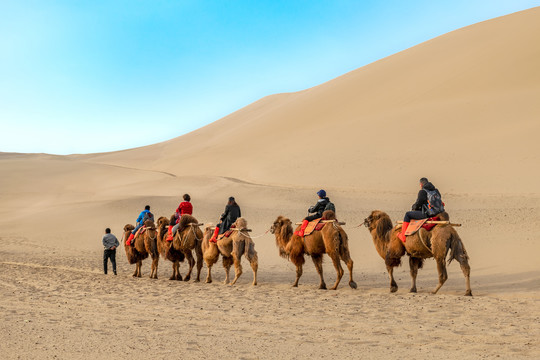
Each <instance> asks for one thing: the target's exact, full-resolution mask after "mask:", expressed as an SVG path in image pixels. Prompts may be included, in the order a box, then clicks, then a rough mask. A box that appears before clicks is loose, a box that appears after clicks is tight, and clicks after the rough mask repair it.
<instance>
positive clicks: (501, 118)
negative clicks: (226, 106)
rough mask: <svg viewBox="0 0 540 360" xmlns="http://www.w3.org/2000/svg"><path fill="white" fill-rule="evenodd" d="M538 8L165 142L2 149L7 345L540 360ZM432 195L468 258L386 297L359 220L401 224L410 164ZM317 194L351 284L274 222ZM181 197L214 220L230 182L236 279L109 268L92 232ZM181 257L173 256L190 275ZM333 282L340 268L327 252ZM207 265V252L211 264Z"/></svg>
mask: <svg viewBox="0 0 540 360" xmlns="http://www.w3.org/2000/svg"><path fill="white" fill-rule="evenodd" d="M539 62H540V8H534V9H530V10H527V11H523V12H519V13H516V14H511V15H508V16H504V17H501V18H496V19H493V20H490V21H486V22H483V23H479V24H475V25H472V26H469V27H466V28H462V29H459V30H457V31H454V32H451V33H448V34H446V35H443V36H441V37H438V38H435V39H433V40H430V41H428V42H425V43H423V44H420V45H418V46H415V47H413V48H410V49H408V50H406V51H403V52H400V53H398V54H395V55H393V56H390V57H388V58H385V59H382V60H380V61H377V62H375V63H373V64H370V65H368V66H365V67H362V68H360V69H357V70H355V71H353V72H350V73H348V74H345V75H343V76H341V77H339V78H337V79H334V80H331V81H329V82H327V83H324V84H322V85H320V86H317V87H314V88H311V89H307V90H304V91H301V92H298V93H290V94H279V95H272V96H269V97H266V98H263V99H261V100H259V101H258V102H255V103H253V104H251V105H249V106H247V107H245V108H243V109H241V110H239V111H237V112H235V113H233V114H231V115H229V116H227V117H225V118H223V119H221V120H218V121H216V122H215V123H212V124H210V125H208V126H206V127H204V128H202V129H199V130H197V131H194V132H192V133H190V134H187V135H184V136H181V137H179V138H175V139H172V140H170V141H167V142H164V143H160V144H155V145H151V146H147V147H142V148H137V149H129V150H125V151H119V152H113V153H104V154H86V155H70V156H54V155H47V154H10V153H0V255H1V259H0V294H1V297H0V309H1V311H0V314H2V322H1V323H0V352H1V354H2V355H1V358H5V359H29V358H35V359H41V358H47V359H48V358H62V359H68V358H69V359H87V358H95V359H110V358H131V359H147V358H165V357H167V358H186V359H194V358H215V359H270V358H329V359H334V358H335V359H342V358H363V359H394V358H400V359H403V358H413V357H414V358H417V359H435V358H437V359H440V358H450V359H453V358H460V359H479V358H502V359H538V358H540V342H539V340H538V339H539V337H540V325H539V323H540V262H539V261H538V253H539V252H540V239H539V236H538V234H539V233H540V191H539V190H538V187H537V185H538V181H537V179H538V177H539V176H540V168H539V166H538V164H540V144H539V143H538V141H537V137H538V135H539V134H540V121H538V119H539V118H540V107H539V106H538V99H540V67H539V66H538V63H539ZM421 176H426V177H428V178H429V179H430V180H432V181H433V182H434V184H435V185H436V186H437V187H438V188H439V189H440V190H441V192H442V193H443V199H444V201H445V203H446V208H447V211H448V212H449V213H450V216H451V219H452V220H454V221H456V222H459V223H462V224H463V226H462V227H460V228H459V229H458V231H459V233H460V235H461V238H462V239H463V241H464V243H465V246H466V248H467V251H468V253H469V256H470V264H471V268H472V273H471V281H472V283H471V284H472V291H473V295H474V296H473V297H465V296H462V295H463V294H464V291H465V284H464V279H463V276H462V274H461V270H460V269H459V266H458V264H455V263H452V264H451V265H450V266H449V280H448V281H447V282H446V284H445V285H444V286H443V287H442V289H441V290H440V292H439V293H438V294H437V295H431V294H430V291H431V290H432V289H433V288H434V287H435V285H436V283H437V272H436V268H435V263H434V262H433V260H428V261H426V264H425V266H424V269H422V270H421V271H420V273H419V277H418V293H417V294H410V293H408V287H409V284H410V277H409V271H408V266H407V265H406V263H407V261H406V259H404V260H405V261H404V263H405V265H404V266H402V267H400V268H398V269H397V274H396V280H397V281H398V285H399V287H400V288H399V290H398V292H397V293H394V294H390V293H389V290H388V279H387V274H386V268H385V266H384V262H383V260H382V259H381V258H380V257H379V256H378V254H377V253H376V251H375V249H374V247H373V243H372V240H371V237H370V234H369V233H368V231H367V229H366V228H365V227H362V226H360V227H358V225H359V224H361V223H362V222H363V219H364V218H365V217H367V216H368V215H369V213H370V211H371V210H374V209H381V210H384V211H386V212H388V213H389V214H390V216H391V217H392V219H393V220H394V221H397V220H400V219H401V217H402V216H403V213H404V212H405V211H407V210H408V209H409V208H410V205H411V204H412V203H413V202H414V200H415V197H416V193H417V190H418V188H417V186H418V185H417V182H418V178H420V177H421ZM320 188H324V189H326V190H327V192H328V195H329V197H330V199H331V200H332V202H334V203H335V204H336V207H337V213H338V217H339V219H340V220H341V221H345V222H346V223H347V225H346V226H345V230H346V231H347V233H348V235H349V246H350V249H351V255H352V258H353V260H354V276H355V280H356V282H357V284H358V289H357V290H353V289H351V288H349V287H348V285H347V281H344V280H346V279H347V277H345V278H344V280H342V283H341V284H340V286H339V288H338V290H336V291H324V290H318V289H317V286H318V276H317V274H316V271H315V269H314V267H313V265H312V263H311V260H310V259H309V258H307V261H306V266H305V268H304V275H303V277H302V279H301V280H300V286H299V287H298V288H292V287H291V284H292V283H293V281H294V277H295V271H294V267H293V265H292V264H291V263H289V262H287V261H286V260H285V259H283V258H280V257H279V255H278V250H277V249H276V247H275V242H274V238H273V236H272V235H271V234H268V233H265V232H266V231H267V230H268V228H269V227H270V225H271V224H272V222H273V220H274V219H275V218H276V217H277V216H278V215H285V216H288V217H290V218H291V219H294V220H296V221H299V220H301V219H302V218H303V217H304V216H305V215H306V209H307V207H308V206H309V205H311V204H312V203H314V202H315V200H316V195H315V192H316V191H317V190H319V189H320ZM186 192H187V193H189V194H190V195H191V197H192V203H193V205H194V216H195V217H197V219H198V220H199V221H201V222H211V221H212V222H215V221H216V220H217V219H218V217H219V215H220V214H221V212H222V211H223V208H224V206H225V203H226V200H227V198H228V197H229V196H230V195H234V196H235V197H236V199H237V201H238V203H239V204H240V206H241V208H242V214H243V216H244V217H245V218H246V219H247V221H248V223H249V226H250V228H252V229H253V232H252V236H253V238H254V241H255V244H256V249H257V251H258V253H259V285H257V286H256V287H253V286H251V279H252V277H251V276H252V275H251V270H250V269H249V266H247V264H245V265H246V266H244V275H242V277H241V278H240V280H239V282H238V283H237V284H236V285H235V286H234V287H230V286H226V285H223V284H221V282H220V281H222V280H223V279H224V272H223V269H222V268H221V266H220V263H218V264H216V266H215V267H214V272H213V275H214V283H212V284H205V283H195V282H193V281H190V282H177V281H169V280H168V278H169V276H170V272H171V264H170V263H169V262H166V261H163V260H161V261H160V267H159V273H158V275H159V278H158V279H157V280H152V279H149V278H148V276H149V274H150V261H149V260H146V261H145V263H144V265H143V277H142V278H132V277H131V273H132V272H133V266H131V265H129V264H128V263H127V261H126V258H125V254H124V252H123V248H122V247H121V248H120V249H119V251H118V253H117V262H118V266H119V269H118V272H119V273H118V276H113V275H111V274H110V272H111V271H110V265H109V275H107V276H105V275H103V273H102V272H103V271H102V246H101V237H102V235H103V230H104V229H105V228H106V227H110V228H111V229H112V232H113V233H114V234H115V235H116V236H117V237H118V238H120V237H121V235H122V228H123V226H124V225H125V224H127V223H134V222H135V218H136V216H137V215H138V213H139V212H140V210H142V208H143V206H144V205H146V204H150V205H151V206H152V211H153V213H154V214H155V215H156V216H169V215H170V214H172V212H173V211H174V209H175V208H176V207H177V206H178V203H179V202H180V201H181V196H182V194H184V193H186ZM186 269H187V265H186V264H185V263H183V264H182V265H181V272H182V274H184V273H185V272H186ZM324 272H325V278H326V282H327V283H328V284H331V283H332V282H333V281H334V280H335V272H334V269H333V266H332V265H331V263H330V261H328V258H326V259H325V267H324ZM205 275H206V268H203V276H205Z"/></svg>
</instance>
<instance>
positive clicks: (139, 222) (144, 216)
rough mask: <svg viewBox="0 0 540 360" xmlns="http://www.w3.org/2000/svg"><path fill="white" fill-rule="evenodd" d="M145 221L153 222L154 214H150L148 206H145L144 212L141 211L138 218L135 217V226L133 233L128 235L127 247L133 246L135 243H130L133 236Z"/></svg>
mask: <svg viewBox="0 0 540 360" xmlns="http://www.w3.org/2000/svg"><path fill="white" fill-rule="evenodd" d="M146 220H152V221H154V214H152V213H151V212H150V205H146V206H145V207H144V210H143V211H141V213H140V214H139V216H138V217H137V224H136V226H135V229H133V231H132V232H131V234H130V235H129V238H128V239H127V245H134V244H135V242H134V241H132V240H133V238H134V237H135V234H136V233H137V231H138V230H139V229H140V228H141V227H143V225H144V222H145V221H146Z"/></svg>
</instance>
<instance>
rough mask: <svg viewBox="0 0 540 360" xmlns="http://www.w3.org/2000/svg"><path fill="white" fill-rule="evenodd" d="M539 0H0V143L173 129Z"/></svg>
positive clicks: (97, 142)
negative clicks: (0, 134) (0, 133)
mask: <svg viewBox="0 0 540 360" xmlns="http://www.w3.org/2000/svg"><path fill="white" fill-rule="evenodd" d="M538 5H540V1H520V0H507V1H498V0H489V1H488V0H475V1H471V0H467V1H465V0H451V1H446V0H444V1H442V0H441V1H433V0H431V1H398V0H395V1H394V0H387V1H369V0H366V1H360V0H356V1H345V0H336V1H316V0H311V1H307V0H306V1H294V0H289V1H279V0H273V1H266V0H258V1H256V0H252V1H232V0H231V1H225V0H222V1H212V0H199V1H194V0H193V1H172V0H169V1H159V0H147V1H142V0H116V1H113V0H109V1H101V0H92V1H82V0H81V1H68V0H65V1H60V0H58V1H54V0H48V1H44V0H41V1H40V0H37V1H26V0H17V1H16V0H13V1H7V0H0V129H1V130H2V135H3V136H2V139H1V140H0V151H7V152H47V153H55V154H68V153H86V152H101V151H111V150H119V149H125V148H130V147H136V146H142V145H148V144H152V143H155V142H159V141H164V140H168V139H171V138H173V137H176V136H179V135H182V134H184V133H186V132H189V131H192V130H195V129H197V128H199V127H201V126H204V125H206V124H208V123H211V122H213V121H215V120H218V119H219V118H221V117H223V116H225V115H227V114H229V113H231V112H233V111H235V110H237V109H239V108H241V107H243V106H246V105H248V104H249V103H251V102H253V101H255V100H257V99H259V98H261V97H263V96H266V95H270V94H274V93H280V92H290V91H297V90H302V89H305V88H308V87H311V86H314V85H317V84H320V83H322V82H325V81H328V80H330V79H332V78H334V77H336V76H339V75H342V74H344V73H346V72H348V71H351V70H354V69H356V68H358V67H361V66H363V65H366V64H368V63H370V62H373V61H375V60H378V59H380V58H383V57H385V56H388V55H391V54H393V53H396V52H398V51H401V50H404V49H406V48H409V47H411V46H413V45H416V44H418V43H421V42H423V41H426V40H429V39H431V38H433V37H436V36H438V35H441V34H444V33H446V32H449V31H452V30H455V29H458V28H460V27H463V26H466V25H470V24H473V23H476V22H479V21H483V20H487V19H490V18H493V17H497V16H501V15H505V14H508V13H512V12H515V11H519V10H523V9H527V8H530V7H534V6H538Z"/></svg>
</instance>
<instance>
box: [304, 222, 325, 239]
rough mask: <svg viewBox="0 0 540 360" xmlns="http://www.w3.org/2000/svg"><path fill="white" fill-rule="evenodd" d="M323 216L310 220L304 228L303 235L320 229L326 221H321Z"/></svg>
mask: <svg viewBox="0 0 540 360" xmlns="http://www.w3.org/2000/svg"><path fill="white" fill-rule="evenodd" d="M322 220H324V218H318V219H315V220H313V221H310V222H309V223H308V225H307V226H306V229H305V230H304V236H308V235H311V233H312V232H314V231H321V230H322V228H323V227H324V225H326V223H321V221H322Z"/></svg>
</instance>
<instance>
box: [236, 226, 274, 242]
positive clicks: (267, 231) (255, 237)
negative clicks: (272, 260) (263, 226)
mask: <svg viewBox="0 0 540 360" xmlns="http://www.w3.org/2000/svg"><path fill="white" fill-rule="evenodd" d="M269 232H270V229H268V230H266V231H265V232H264V233H262V234H261V235H257V236H249V234H247V233H245V232H244V231H242V230H239V233H241V234H242V235H244V236H249V237H250V238H251V240H253V239H258V238H260V237H263V236H264V235H266V234H268V233H269Z"/></svg>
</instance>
